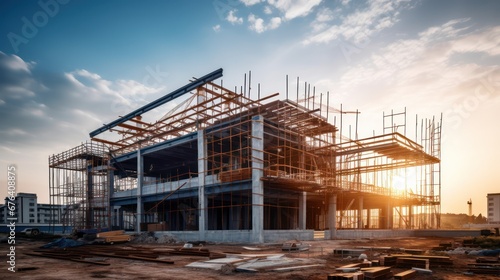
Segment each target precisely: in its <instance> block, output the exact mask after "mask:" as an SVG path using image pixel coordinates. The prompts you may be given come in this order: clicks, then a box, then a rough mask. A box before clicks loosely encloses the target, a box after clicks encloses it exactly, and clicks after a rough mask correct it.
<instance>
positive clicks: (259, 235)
mask: <svg viewBox="0 0 500 280" xmlns="http://www.w3.org/2000/svg"><path fill="white" fill-rule="evenodd" d="M263 176H264V118H263V117H262V116H254V117H252V237H251V239H252V240H251V241H252V242H255V243H263V242H264V182H262V180H261V178H262V177H263Z"/></svg>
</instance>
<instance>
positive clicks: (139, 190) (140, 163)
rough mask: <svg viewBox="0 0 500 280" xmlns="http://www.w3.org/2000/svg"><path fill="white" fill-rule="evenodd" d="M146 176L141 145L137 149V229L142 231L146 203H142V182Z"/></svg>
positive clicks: (138, 231) (139, 231)
mask: <svg viewBox="0 0 500 280" xmlns="http://www.w3.org/2000/svg"><path fill="white" fill-rule="evenodd" d="M143 176H144V161H143V158H142V155H141V147H139V149H137V214H136V225H135V231H136V232H137V233H138V234H140V233H141V223H142V212H143V209H144V205H143V204H142V182H143Z"/></svg>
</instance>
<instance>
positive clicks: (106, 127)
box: [89, 68, 222, 138]
mask: <svg viewBox="0 0 500 280" xmlns="http://www.w3.org/2000/svg"><path fill="white" fill-rule="evenodd" d="M220 77H222V68H219V69H217V70H215V71H213V72H211V73H208V74H207V75H205V76H203V77H201V78H199V79H196V80H195V81H193V82H191V83H189V84H187V85H185V86H183V87H180V88H178V89H176V90H174V91H172V92H171V93H169V94H167V95H164V96H162V97H160V98H158V99H156V100H155V101H153V102H151V103H149V104H146V105H144V106H142V107H141V108H139V109H137V110H135V111H132V112H130V113H128V114H127V115H125V116H123V117H121V118H119V119H116V120H114V121H112V122H110V123H108V124H105V125H104V126H102V127H100V128H98V129H96V130H94V131H92V132H90V133H89V135H90V138H92V137H94V136H96V135H99V134H101V133H103V132H105V131H107V130H109V129H111V128H113V127H115V126H117V125H119V124H121V123H124V122H126V121H128V120H130V119H133V118H135V117H137V116H140V115H142V114H144V113H146V112H148V111H151V110H153V109H155V108H157V107H159V106H161V105H163V104H165V103H167V102H169V101H172V100H174V99H176V98H177V97H180V96H182V95H184V94H186V93H188V92H190V91H192V90H195V89H196V88H198V87H199V86H202V85H203V84H205V83H207V82H211V81H213V80H215V79H218V78H220Z"/></svg>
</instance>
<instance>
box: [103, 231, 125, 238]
mask: <svg viewBox="0 0 500 280" xmlns="http://www.w3.org/2000/svg"><path fill="white" fill-rule="evenodd" d="M124 234H125V231H124V230H112V231H104V232H99V233H98V234H97V238H102V237H108V236H116V235H124Z"/></svg>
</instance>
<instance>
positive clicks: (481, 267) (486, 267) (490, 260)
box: [467, 256, 500, 275]
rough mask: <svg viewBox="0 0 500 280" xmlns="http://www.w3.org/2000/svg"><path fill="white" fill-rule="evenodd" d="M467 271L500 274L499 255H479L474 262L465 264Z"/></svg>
mask: <svg viewBox="0 0 500 280" xmlns="http://www.w3.org/2000/svg"><path fill="white" fill-rule="evenodd" d="M467 272H469V273H473V274H494V275H500V256H497V257H479V258H477V259H476V262H475V263H469V264H467Z"/></svg>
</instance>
